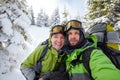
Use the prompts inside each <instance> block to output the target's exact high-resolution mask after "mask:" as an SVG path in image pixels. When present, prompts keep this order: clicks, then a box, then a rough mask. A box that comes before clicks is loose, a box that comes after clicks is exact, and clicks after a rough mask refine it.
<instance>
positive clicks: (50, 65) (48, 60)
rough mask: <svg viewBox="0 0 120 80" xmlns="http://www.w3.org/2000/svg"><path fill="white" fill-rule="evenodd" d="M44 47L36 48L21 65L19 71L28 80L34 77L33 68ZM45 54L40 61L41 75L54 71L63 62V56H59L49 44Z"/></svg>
mask: <svg viewBox="0 0 120 80" xmlns="http://www.w3.org/2000/svg"><path fill="white" fill-rule="evenodd" d="M45 46H46V45H41V46H39V47H38V48H36V49H35V50H34V51H33V52H32V53H31V54H30V55H29V56H28V57H27V59H25V60H24V61H23V63H22V64H21V71H22V73H23V74H24V76H25V77H26V78H27V79H28V80H33V79H34V77H35V71H34V69H33V67H34V66H35V65H36V63H37V61H38V60H39V59H40V56H41V54H42V51H43V50H44V48H45ZM48 47H49V48H48V50H47V53H46V55H45V57H44V59H43V61H42V68H41V73H40V74H44V73H46V72H50V71H53V70H55V69H56V66H58V64H59V63H60V62H61V61H62V60H63V58H64V55H65V54H62V55H59V54H58V52H57V51H56V50H55V49H54V48H53V47H52V46H51V43H50V42H49V46H48Z"/></svg>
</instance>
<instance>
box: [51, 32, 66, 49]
mask: <svg viewBox="0 0 120 80" xmlns="http://www.w3.org/2000/svg"><path fill="white" fill-rule="evenodd" d="M51 42H52V46H53V48H55V49H56V50H60V49H61V48H62V47H63V45H64V43H65V37H64V36H63V34H61V33H57V34H53V35H52V37H51Z"/></svg>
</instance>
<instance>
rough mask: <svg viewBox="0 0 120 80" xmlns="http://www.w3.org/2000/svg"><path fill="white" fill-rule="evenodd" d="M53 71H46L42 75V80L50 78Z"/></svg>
mask: <svg viewBox="0 0 120 80" xmlns="http://www.w3.org/2000/svg"><path fill="white" fill-rule="evenodd" d="M51 73H52V72H47V73H45V74H42V75H40V78H39V79H40V80H50V76H51Z"/></svg>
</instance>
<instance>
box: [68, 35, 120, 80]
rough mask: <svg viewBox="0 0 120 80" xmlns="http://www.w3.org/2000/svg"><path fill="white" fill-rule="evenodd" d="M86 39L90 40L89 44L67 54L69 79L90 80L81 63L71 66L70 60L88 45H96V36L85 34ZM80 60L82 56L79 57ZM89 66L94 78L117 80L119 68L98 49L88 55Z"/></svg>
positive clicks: (119, 73) (97, 79) (119, 75)
mask: <svg viewBox="0 0 120 80" xmlns="http://www.w3.org/2000/svg"><path fill="white" fill-rule="evenodd" d="M86 38H87V39H88V40H90V39H91V40H92V42H91V44H90V45H89V46H84V47H82V48H80V49H76V50H74V51H73V52H72V53H71V54H68V55H67V60H66V66H67V71H68V72H69V75H70V78H71V80H90V76H89V75H88V72H87V70H86V69H85V67H84V65H83V63H80V64H77V65H75V66H73V65H72V64H71V61H72V60H74V59H76V58H77V55H79V54H81V53H82V52H83V51H84V50H86V49H87V48H89V47H93V46H94V47H96V46H97V38H96V37H95V36H87V37H86ZM80 60H82V56H81V57H80ZM89 66H90V69H91V74H92V77H93V78H94V80H119V79H120V70H118V69H117V68H115V66H114V65H113V64H112V62H111V61H110V60H109V58H108V57H107V56H106V55H105V54H104V53H103V52H102V51H101V50H98V49H95V50H93V51H92V53H91V56H90V62H89Z"/></svg>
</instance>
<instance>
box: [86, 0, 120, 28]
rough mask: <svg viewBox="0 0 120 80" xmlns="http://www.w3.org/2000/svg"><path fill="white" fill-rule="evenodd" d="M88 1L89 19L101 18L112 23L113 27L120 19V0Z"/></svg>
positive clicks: (102, 20)
mask: <svg viewBox="0 0 120 80" xmlns="http://www.w3.org/2000/svg"><path fill="white" fill-rule="evenodd" d="M87 3H88V11H89V12H88V14H87V19H88V20H95V19H98V18H101V19H99V20H101V22H106V23H110V24H111V25H112V26H113V27H114V26H115V24H116V23H118V22H119V21H120V0H88V2H87ZM118 27H119V26H117V27H116V29H118Z"/></svg>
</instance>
